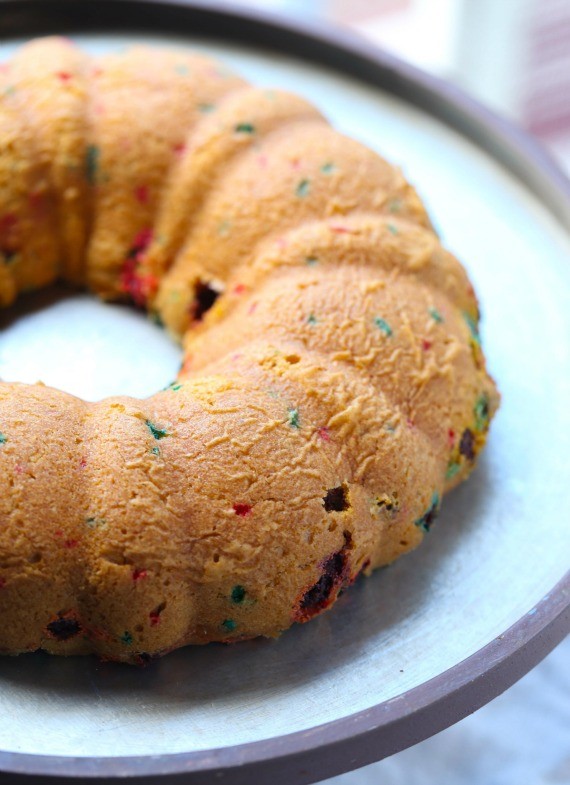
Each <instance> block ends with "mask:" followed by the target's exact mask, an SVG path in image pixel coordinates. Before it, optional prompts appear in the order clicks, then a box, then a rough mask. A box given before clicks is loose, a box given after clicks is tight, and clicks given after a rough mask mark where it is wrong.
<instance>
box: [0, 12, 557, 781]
mask: <svg viewBox="0 0 570 785" xmlns="http://www.w3.org/2000/svg"><path fill="white" fill-rule="evenodd" d="M0 19H1V25H2V30H3V36H4V37H3V39H2V42H1V43H0V58H7V57H9V56H10V54H11V52H12V51H13V49H14V47H15V46H16V45H17V44H18V43H19V42H20V41H21V40H23V39H25V38H29V37H32V36H34V35H37V34H40V33H45V32H66V33H68V34H70V35H72V36H73V37H74V38H76V39H77V40H78V41H79V42H80V43H81V45H82V46H85V47H87V48H88V49H89V50H90V51H93V52H100V51H103V50H112V49H116V48H118V47H122V46H124V45H125V44H128V43H130V42H131V41H135V40H138V41H140V40H144V41H149V42H150V41H152V42H155V43H157V44H162V45H169V46H170V45H177V46H184V47H189V46H192V47H198V48H199V49H200V50H203V51H206V52H209V53H212V54H213V55H215V56H218V57H221V58H222V59H223V60H224V61H225V62H226V63H228V65H230V66H231V67H235V68H236V69H237V70H238V71H240V72H241V73H243V74H244V75H245V76H246V77H248V78H250V79H251V80H252V81H253V82H256V83H258V84H262V85H271V86H278V87H283V88H290V89H292V90H294V91H297V92H300V93H302V94H303V95H305V96H306V97H307V98H309V99H310V100H312V101H314V102H315V103H316V104H317V105H318V106H319V107H320V108H321V109H322V110H323V111H324V113H325V114H326V115H328V117H329V118H330V119H331V120H332V122H333V123H334V125H335V126H336V127H338V128H339V129H341V130H342V131H345V132H347V133H348V134H350V135H351V136H354V137H356V138H358V139H360V140H362V141H363V142H365V143H366V144H368V145H370V146H371V147H373V148H375V149H377V150H378V151H379V152H381V153H382V154H383V155H385V156H386V157H387V158H389V159H391V160H392V161H394V162H396V163H398V164H400V165H401V166H402V167H403V168H404V171H405V173H406V175H407V176H408V177H409V179H410V180H411V181H412V182H414V183H415V184H416V186H417V188H418V190H419V192H420V194H421V196H422V197H423V199H424V200H425V202H426V204H427V206H428V209H429V210H430V212H431V214H432V216H433V218H434V222H435V224H436V226H437V227H438V228H439V230H440V231H441V234H442V237H443V240H444V242H445V243H446V245H447V246H448V247H449V248H451V249H452V250H453V251H454V252H455V253H456V254H457V255H458V256H459V258H460V259H461V260H462V261H463V262H464V263H465V266H466V267H467V269H468V271H469V273H470V275H471V277H472V279H473V281H474V283H475V286H476V289H477V292H478V294H479V296H480V299H481V303H482V310H483V340H484V344H485V347H486V352H487V355H488V359H489V365H490V369H491V371H492V373H493V374H494V375H495V376H496V378H497V381H498V385H499V387H500V389H501V392H502V395H503V403H502V407H501V410H500V412H499V414H498V416H497V418H496V420H495V421H494V422H493V425H492V428H491V434H490V439H489V445H488V449H487V450H486V452H485V454H484V455H483V458H482V460H481V463H480V465H479V467H478V469H477V471H476V472H475V474H474V476H473V477H472V479H471V480H469V482H468V483H466V484H465V485H464V486H462V487H461V488H459V489H458V490H457V491H455V492H453V493H452V494H451V495H450V496H449V498H446V500H445V502H444V505H443V510H442V514H441V518H440V520H439V521H438V524H437V526H436V527H435V529H434V530H433V531H432V532H430V535H429V537H427V538H426V542H425V543H424V545H422V547H421V548H420V549H418V550H417V551H416V552H414V553H413V554H411V555H410V556H407V557H405V558H403V559H402V560H400V561H399V562H397V563H396V564H395V565H393V566H392V567H390V568H389V569H387V570H382V571H380V572H378V573H377V574H376V575H374V576H373V577H372V578H370V579H369V580H363V581H360V582H359V583H358V584H357V585H356V586H355V587H354V588H352V589H351V590H350V591H348V592H347V593H346V594H345V595H344V596H343V597H342V598H341V600H340V601H339V603H338V605H337V606H336V607H335V609H334V610H333V611H332V612H330V613H327V614H325V615H324V616H322V617H321V618H319V619H317V620H315V621H314V622H312V623H311V624H309V625H305V626H297V627H295V628H294V629H292V630H290V631H289V632H287V633H285V634H284V635H283V636H282V638H281V639H280V640H278V641H253V642H248V643H242V644H239V645H236V646H231V647H228V646H221V645H210V646H207V647H202V648H188V649H185V650H181V651H177V652H175V653H173V654H170V655H169V656H167V657H165V658H163V659H162V660H160V661H157V662H154V663H152V664H151V665H150V666H149V667H147V668H146V669H142V670H139V669H135V668H129V667H127V666H122V665H117V664H111V663H100V662H98V661H97V660H96V659H94V658H70V659H60V658H55V657H48V656H47V655H43V654H33V655H27V656H22V657H19V658H15V659H10V658H2V659H0V771H3V772H4V775H0V779H2V776H3V777H4V779H2V782H4V781H5V782H10V783H13V782H16V781H18V780H16V779H15V775H19V776H20V777H21V778H22V779H21V781H22V782H35V781H37V780H38V778H42V777H45V776H48V775H49V776H52V777H54V776H55V777H61V778H65V777H72V778H76V779H77V780H79V781H82V780H84V781H86V782H87V781H92V779H93V778H98V779H106V780H108V781H114V780H115V779H116V778H125V777H126V778H127V779H128V781H129V782H139V781H141V782H142V781H144V779H145V778H148V777H150V778H151V781H152V782H153V783H155V782H159V781H160V782H162V781H168V782H170V781H173V782H176V781H180V782H188V783H192V785H198V784H199V783H215V782H221V783H227V784H229V785H242V784H243V785H245V783H247V785H264V784H265V783H271V785H281V784H282V785H301V784H302V783H309V782H314V781H316V780H319V779H322V778H324V777H328V776H332V775H334V774H339V773H341V772H343V771H347V770H350V769H352V768H356V767H358V766H362V765H364V764H366V763H369V762H371V761H373V760H377V759H379V758H381V757H383V756H386V755H389V754H392V753H394V752H395V751H397V750H401V749H403V748H405V747H407V746H409V745H411V744H414V743H415V742H417V741H419V740H421V739H423V738H426V737H427V736H429V735H431V734H433V733H436V732H437V731H439V730H441V729H442V728H444V727H446V726H448V725H450V724H452V723H453V722H456V721H457V720H459V719H460V718H461V717H463V716H465V715H466V714H468V713H469V712H472V711H474V710H475V709H477V708H478V707H479V706H481V705H483V704H484V703H485V702H486V701H489V700H491V699H492V698H493V697H495V696H496V695H498V694H499V693H500V692H501V691H502V690H504V689H506V688H507V687H508V686H510V685H511V684H512V683H513V682H514V681H516V680H517V679H518V678H519V677H520V676H522V675H523V674H524V673H525V672H526V671H527V670H529V669H530V668H531V667H533V665H534V664H536V663H537V662H538V661H539V660H540V659H541V658H542V657H543V656H544V655H545V654H546V653H547V652H548V651H549V650H550V649H551V648H552V647H553V646H555V645H556V643H557V642H558V641H559V640H560V639H561V638H562V637H563V636H564V634H565V633H566V632H567V631H568V628H569V626H570V612H569V607H570V606H569V595H570V581H569V578H568V575H567V573H566V571H567V569H568V564H569V556H570V533H569V513H568V503H567V487H568V482H569V472H568V467H569V459H568V455H569V452H570V438H569V427H568V426H569V414H568V411H569V406H568V404H569V401H570V389H569V382H570V265H569V258H570V185H569V183H568V182H567V181H566V180H565V179H564V177H563V176H562V175H561V174H560V172H559V171H558V170H557V169H556V167H555V166H554V165H553V164H552V162H551V161H550V160H549V159H548V158H547V156H546V155H545V154H544V153H543V152H541V151H540V150H539V149H538V148H537V147H536V146H535V145H534V143H532V142H531V141H530V140H529V139H528V138H527V137H526V136H524V135H523V134H522V133H521V132H519V131H517V130H515V129H514V128H513V127H511V126H509V125H508V124H507V123H504V122H502V121H499V120H498V119H497V118H495V117H493V116H492V115H490V114H489V113H488V112H486V111H485V110H484V109H482V108H481V107H480V106H478V105H476V104H475V103H473V102H472V101H470V100H469V99H467V98H466V97H465V96H463V95H461V94H460V93H459V92H457V91H456V90H454V89H453V88H451V87H450V86H448V85H445V84H443V83H441V82H438V81H436V80H434V79H432V78H430V77H427V76H426V75H424V74H422V73H420V72H417V71H415V70H414V69H412V68H411V67H409V66H407V65H404V64H402V63H400V62H398V61H396V60H394V59H393V58H392V57H389V56H387V55H385V54H382V53H380V52H378V51H377V50H376V49H374V48H372V47H370V46H369V45H368V44H366V43H364V42H363V41H360V40H359V39H355V38H352V37H350V36H348V35H347V34H344V33H340V32H337V31H330V30H319V31H315V30H309V29H306V28H302V27H301V26H299V25H295V24H293V23H292V22H290V21H289V22H284V21H280V22H275V21H271V20H270V19H269V18H268V17H264V16H263V15H262V14H257V13H252V12H246V11H244V12H240V13H238V12H236V11H235V10H228V9H227V8H226V9H225V10H224V8H222V7H220V6H219V5H218V6H216V9H215V10H214V9H213V8H212V6H211V4H208V5H204V6H202V5H200V4H191V5H188V4H186V3H177V2H174V1H171V2H150V1H149V2H143V1H142V0H139V1H133V0H98V2H92V0H82V2H77V1H76V0H58V1H55V0H54V1H52V0H50V1H48V2H39V1H38V0H17V1H16V0H0ZM0 328H1V333H0V377H2V378H3V379H6V380H20V381H28V382H34V381H36V380H38V379H41V380H42V381H44V382H46V383H47V384H52V385H55V386H60V387H61V388H63V389H66V390H68V391H70V392H74V393H76V394H78V395H82V396H83V397H86V398H89V399H96V398H99V397H102V396H105V395H110V394H116V393H129V394H133V395H139V396H145V395H149V394H151V393H152V392H153V391H154V390H156V389H158V388H160V387H162V386H164V385H165V384H166V383H168V382H169V381H170V380H171V378H172V377H173V376H174V375H175V372H176V368H177V366H178V362H179V357H180V355H179V350H178V349H177V347H175V346H174V345H173V344H171V343H170V342H169V340H168V338H167V337H166V336H165V335H164V334H163V333H161V332H160V330H159V328H157V327H155V326H154V325H152V324H150V323H149V322H147V321H146V320H145V318H144V317H143V316H141V315H140V314H137V313H135V312H133V311H131V310H129V309H127V308H124V307H121V306H104V305H102V304H100V303H97V302H96V301H95V300H94V299H92V298H90V297H88V296H87V295H81V296H77V295H76V296H73V297H70V296H69V295H66V294H62V292H61V291H59V292H58V291H52V292H47V293H40V294H38V295H36V296H33V297H30V298H27V299H23V300H22V302H21V304H19V305H18V306H17V308H16V309H13V310H11V311H10V312H9V313H6V314H5V315H3V316H2V321H1V323H0ZM0 622H1V620H0ZM146 781H147V782H148V781H149V780H146Z"/></svg>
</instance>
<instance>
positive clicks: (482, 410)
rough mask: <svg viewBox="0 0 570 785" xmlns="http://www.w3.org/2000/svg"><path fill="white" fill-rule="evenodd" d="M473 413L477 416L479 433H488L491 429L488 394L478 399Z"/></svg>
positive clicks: (476, 424) (476, 422) (476, 423)
mask: <svg viewBox="0 0 570 785" xmlns="http://www.w3.org/2000/svg"><path fill="white" fill-rule="evenodd" d="M473 413H474V415H475V427H476V429H477V430H478V431H486V430H487V428H488V427H489V396H488V395H487V393H483V394H482V395H481V396H480V397H479V398H477V400H476V401H475V406H474V407H473Z"/></svg>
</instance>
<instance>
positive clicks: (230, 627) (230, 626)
mask: <svg viewBox="0 0 570 785" xmlns="http://www.w3.org/2000/svg"><path fill="white" fill-rule="evenodd" d="M222 627H225V628H226V630H227V631H228V632H233V631H234V630H235V628H236V627H237V624H236V623H235V621H234V620H233V619H224V621H223V622H222Z"/></svg>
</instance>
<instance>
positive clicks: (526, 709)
mask: <svg viewBox="0 0 570 785" xmlns="http://www.w3.org/2000/svg"><path fill="white" fill-rule="evenodd" d="M236 5H242V6H243V5H250V6H253V7H257V8H260V9H262V10H264V11H275V12H276V13H280V14H283V15H289V16H292V17H297V18H299V17H301V18H303V19H309V20H312V21H314V22H316V23H319V21H325V22H329V23H332V24H335V25H337V26H341V27H348V28H350V29H351V30H353V31H354V32H356V33H358V34H360V35H362V36H364V37H365V38H367V39H369V40H370V41H372V42H374V43H376V44H378V46H380V47H382V48H384V49H386V50H388V51H390V52H392V53H393V54H395V55H397V56H399V57H401V58H403V59H405V60H407V61H408V62H411V63H413V64H414V65H416V66H418V67H419V68H422V69H424V70H426V71H429V72H431V73H433V74H435V75H437V76H439V77H442V78H444V79H446V80H448V81H450V82H453V83H454V84H456V85H458V86H460V87H461V88H463V89H464V90H465V91H466V92H467V93H469V94H471V95H473V96H475V97H476V98H477V99H479V101H481V102H482V103H483V104H486V105H487V106H489V107H490V108H491V109H493V110H494V111H495V112H497V113H498V114H500V115H503V116H505V117H508V118H509V119H511V120H513V121H514V122H516V123H518V124H519V125H521V126H522V127H523V128H525V129H526V130H527V131H528V132H530V133H531V134H532V135H533V136H535V137H536V138H537V139H538V140H539V141H540V142H541V143H542V144H543V145H544V146H545V147H546V148H547V149H548V150H549V151H550V152H551V154H552V155H553V157H554V158H555V159H556V160H557V161H558V163H559V164H560V165H561V166H562V167H563V168H565V169H566V171H567V172H569V173H570V0H240V2H239V3H236ZM569 263H570V260H569ZM569 666H570V639H567V640H566V641H564V642H563V643H562V644H561V645H560V646H559V647H558V648H557V649H556V650H555V651H554V652H553V653H552V654H550V655H549V656H548V657H547V658H546V659H545V660H544V661H543V662H542V663H541V664H540V665H539V666H538V667H536V668H535V669H534V670H533V671H532V672H531V673H529V674H528V675H527V676H525V677H524V678H523V679H522V680H521V681H520V682H518V684H515V686H514V687H512V688H511V689H510V690H508V691H507V692H506V693H504V694H503V695H501V696H500V697H499V698H497V699H496V700H494V701H492V702H491V703H490V704H488V705H487V706H485V707H483V708H482V709H480V710H479V711H478V712H476V713H475V714H474V715H472V716H471V717H467V718H466V719H464V720H463V721H462V722H459V723H458V724H457V725H455V726H453V727H451V728H448V729H447V730H446V731H443V732H442V733H439V734H438V735H437V736H434V737H433V738H431V739H428V740H426V741H424V742H422V743H421V744H417V745H416V746H415V747H412V748H410V749H408V750H405V751H404V752H401V753H399V754H398V755H394V756H392V757H391V758H388V759H387V760H384V761H381V762H379V763H376V764H373V765H372V766H368V767H366V768H364V769H361V770H360V771H357V772H352V773H350V774H345V775H342V776H340V777H335V778H333V779H330V780H327V781H326V783H323V785H570V667H569Z"/></svg>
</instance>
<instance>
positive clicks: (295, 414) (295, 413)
mask: <svg viewBox="0 0 570 785" xmlns="http://www.w3.org/2000/svg"><path fill="white" fill-rule="evenodd" d="M287 424H288V425H290V426H291V428H296V429H297V430H299V428H300V427H301V423H300V422H299V410H298V409H289V411H288V414H287Z"/></svg>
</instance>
